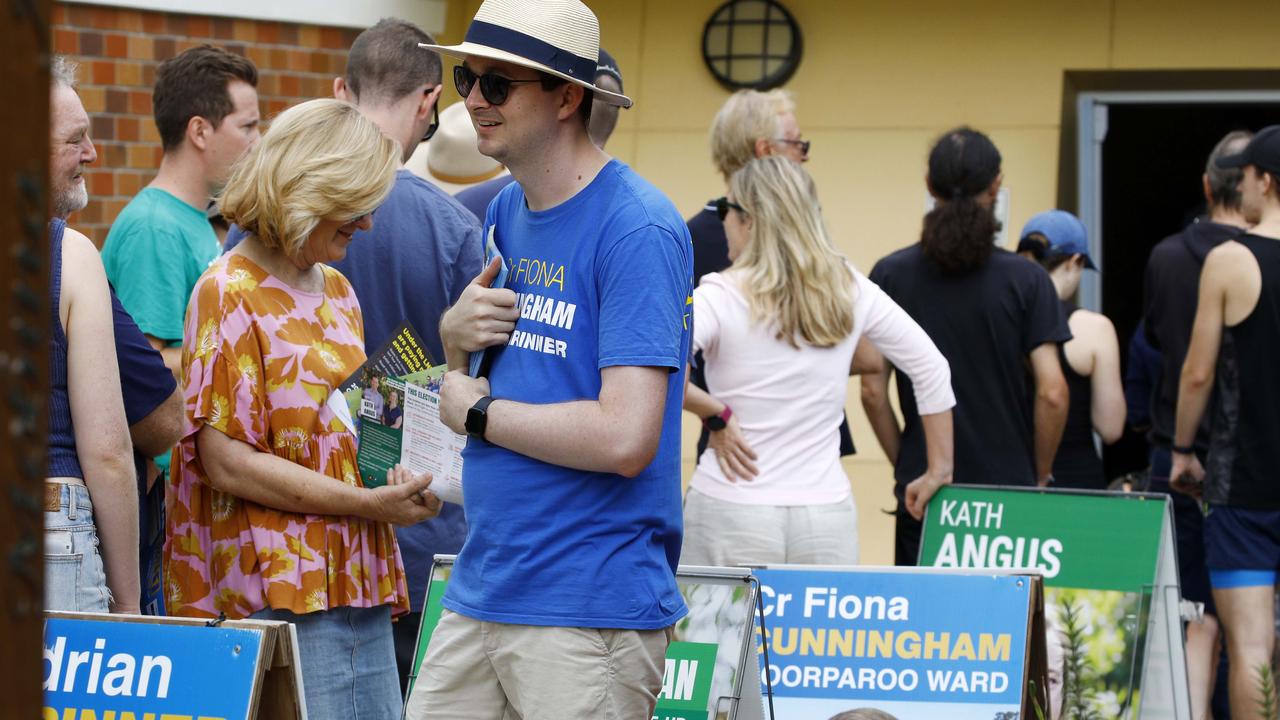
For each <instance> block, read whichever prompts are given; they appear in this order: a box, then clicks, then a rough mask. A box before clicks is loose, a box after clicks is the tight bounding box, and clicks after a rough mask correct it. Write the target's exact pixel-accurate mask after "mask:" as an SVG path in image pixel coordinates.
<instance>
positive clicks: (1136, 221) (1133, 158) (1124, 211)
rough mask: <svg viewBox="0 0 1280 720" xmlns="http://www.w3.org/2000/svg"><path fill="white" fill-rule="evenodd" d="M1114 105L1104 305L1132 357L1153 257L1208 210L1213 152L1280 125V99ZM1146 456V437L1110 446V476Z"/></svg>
mask: <svg viewBox="0 0 1280 720" xmlns="http://www.w3.org/2000/svg"><path fill="white" fill-rule="evenodd" d="M1108 110H1109V111H1108V119H1107V133H1106V138H1105V140H1104V141H1103V143H1102V168H1101V170H1102V172H1101V186H1102V187H1101V190H1102V193H1101V196H1102V203H1101V211H1102V212H1101V233H1100V238H1099V239H1100V241H1101V246H1102V257H1103V258H1105V259H1104V261H1103V263H1102V273H1101V308H1102V312H1103V313H1104V314H1105V315H1106V316H1107V317H1109V318H1111V321H1112V322H1113V323H1115V326H1116V332H1117V334H1118V335H1119V336H1120V343H1121V347H1122V354H1125V355H1127V350H1128V342H1129V338H1130V337H1131V336H1132V335H1133V333H1134V331H1135V330H1136V329H1137V326H1138V322H1139V321H1140V320H1141V319H1142V293H1143V271H1144V270H1145V268H1146V264H1147V256H1148V255H1149V254H1150V253H1151V249H1152V248H1153V247H1155V244H1156V243H1158V242H1159V241H1160V240H1161V239H1163V238H1164V237H1166V236H1168V235H1171V234H1173V233H1175V232H1177V231H1178V230H1180V229H1182V228H1183V227H1185V226H1186V225H1187V224H1188V223H1190V222H1192V221H1193V220H1194V219H1195V218H1196V217H1197V216H1199V215H1202V214H1204V213H1205V211H1206V207H1205V202H1204V195H1203V193H1202V191H1201V182H1200V178H1201V175H1202V173H1203V172H1204V164H1205V160H1206V159H1207V158H1208V156H1209V153H1210V152H1211V151H1212V150H1213V147H1214V145H1216V144H1217V142H1218V141H1219V140H1220V139H1221V138H1222V136H1223V135H1225V134H1227V133H1228V132H1230V131H1232V130H1240V129H1244V130H1257V129H1259V128H1261V127H1264V126H1266V125H1270V124H1273V123H1277V122H1280V103H1276V104H1262V103H1250V104H1240V103H1222V104H1216V103H1215V104H1181V105H1179V104H1149V105H1148V104H1118V105H1113V106H1111V107H1110V108H1109V109H1108ZM1126 360H1127V358H1126ZM1125 367H1126V368H1127V367H1128V364H1127V362H1126V363H1125ZM1145 455H1146V446H1145V443H1144V442H1143V441H1142V438H1140V437H1128V438H1126V440H1125V441H1122V442H1121V443H1117V444H1116V445H1114V446H1112V447H1111V448H1108V450H1107V452H1106V453H1105V460H1106V464H1107V470H1108V477H1114V476H1115V475H1118V474H1121V473H1123V472H1127V471H1129V470H1131V469H1137V468H1141V467H1145V465H1146V457H1145Z"/></svg>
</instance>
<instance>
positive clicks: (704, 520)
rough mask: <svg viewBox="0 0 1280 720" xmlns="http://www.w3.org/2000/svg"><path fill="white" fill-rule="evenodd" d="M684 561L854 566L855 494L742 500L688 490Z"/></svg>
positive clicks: (698, 563)
mask: <svg viewBox="0 0 1280 720" xmlns="http://www.w3.org/2000/svg"><path fill="white" fill-rule="evenodd" d="M680 562H681V563H682V564H685V565H719V566H730V567H732V566H734V565H745V564H752V565H763V564H781V563H789V564H801V565H855V564H857V562H858V513H857V511H856V510H855V509H854V507H853V496H850V497H848V498H846V499H844V500H843V501H841V502H838V503H831V504H829V505H788V506H778V505H746V504H743V503H735V502H727V501H725V500H718V499H716V498H713V497H711V496H709V495H704V494H702V493H700V492H698V491H697V490H693V489H690V490H689V494H688V495H687V496H685V499H684V549H683V550H682V552H681V553H680Z"/></svg>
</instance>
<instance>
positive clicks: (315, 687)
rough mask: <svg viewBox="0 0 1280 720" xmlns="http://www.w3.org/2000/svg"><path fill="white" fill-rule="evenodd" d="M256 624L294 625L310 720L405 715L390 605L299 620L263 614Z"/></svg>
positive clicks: (278, 613) (286, 614)
mask: <svg viewBox="0 0 1280 720" xmlns="http://www.w3.org/2000/svg"><path fill="white" fill-rule="evenodd" d="M249 617H251V618H253V619H255V620H280V621H283V622H288V623H293V624H294V626H295V627H296V628H297V630H298V652H299V653H301V656H302V658H301V659H302V685H303V694H304V695H305V696H306V700H307V717H309V718H311V720H339V719H340V720H386V718H393V719H394V718H398V717H400V711H401V700H400V680H399V676H398V675H397V673H396V653H395V645H394V643H393V641H392V639H391V606H390V605H379V606H378V607H372V608H351V607H340V608H334V609H332V610H324V611H320V612H313V613H307V614H305V615H296V614H294V613H292V612H290V611H288V610H272V609H270V608H268V609H266V610H259V611H258V612H256V613H254V614H252V615H250V616H249Z"/></svg>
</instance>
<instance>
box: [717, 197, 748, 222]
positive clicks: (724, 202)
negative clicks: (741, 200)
mask: <svg viewBox="0 0 1280 720" xmlns="http://www.w3.org/2000/svg"><path fill="white" fill-rule="evenodd" d="M711 204H712V205H713V206H714V207H715V209H716V215H718V216H719V217H720V222H724V219H725V218H727V217H729V210H730V209H733V210H737V211H738V212H740V213H742V214H743V215H746V214H747V209H746V208H744V207H742V206H741V205H739V204H738V203H736V202H732V201H730V200H729V198H727V197H722V198H716V199H715V200H712V201H711Z"/></svg>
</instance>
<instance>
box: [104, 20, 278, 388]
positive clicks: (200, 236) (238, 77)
mask: <svg viewBox="0 0 1280 720" xmlns="http://www.w3.org/2000/svg"><path fill="white" fill-rule="evenodd" d="M257 84H258V71H257V68H255V67H254V65H253V63H252V62H250V61H249V60H247V59H245V58H243V57H241V56H239V55H236V54H233V53H230V52H227V51H226V50H222V49H219V48H215V47H212V46H209V45H203V46H200V47H196V48H192V49H190V50H187V51H185V52H183V53H181V54H179V55H177V56H175V57H173V58H170V59H169V60H166V61H165V62H163V63H162V64H161V65H160V67H159V69H158V70H157V71H156V84H155V90H154V93H153V95H152V108H153V112H154V116H155V122H156V128H157V129H158V130H159V132H160V141H161V144H162V145H163V146H164V158H163V159H162V160H161V162H160V170H159V172H158V173H157V174H156V178H155V180H152V181H151V184H149V185H148V186H147V187H145V188H143V190H142V192H140V193H138V194H137V195H136V196H135V197H134V198H133V200H131V201H130V202H129V204H128V205H126V206H125V208H124V210H122V211H121V212H120V215H119V216H118V217H117V218H116V220H115V222H114V223H113V224H112V226H111V232H110V233H108V235H107V242H106V244H105V245H104V246H103V249H102V261H103V264H104V265H105V266H106V269H107V278H108V279H109V280H110V281H111V284H112V285H113V286H114V287H115V289H116V293H117V294H118V295H119V297H120V302H121V303H123V304H124V307H125V309H126V310H128V311H129V314H130V315H132V316H133V318H134V320H135V321H136V322H137V323H138V327H140V328H141V329H142V332H143V333H145V334H146V336H147V340H148V341H150V342H151V344H152V346H154V347H155V348H156V349H158V350H160V352H161V354H162V355H163V356H164V362H165V366H166V367H168V368H169V370H170V371H172V372H173V374H174V376H175V377H178V378H181V372H182V371H181V362H182V353H181V350H180V348H179V347H178V346H179V345H180V343H181V341H182V330H183V317H184V315H185V314H186V310H187V300H188V299H189V298H190V296H191V289H192V288H193V287H195V284H196V281H197V280H198V279H199V278H200V275H201V274H202V273H203V272H204V271H205V268H206V267H208V266H209V264H210V263H211V262H213V260H214V259H215V258H217V257H218V255H219V254H220V253H221V251H222V249H221V247H219V244H218V238H217V235H215V234H214V231H213V227H212V226H211V225H210V224H209V221H208V219H207V218H206V215H205V207H206V205H207V204H208V202H209V198H210V197H211V196H213V195H215V194H216V193H217V192H218V191H219V190H220V189H221V188H222V185H223V183H224V182H226V179H227V176H228V175H229V174H230V171H231V166H232V165H233V164H234V163H235V161H236V160H238V159H239V158H240V156H241V155H243V154H244V153H245V152H246V151H247V150H248V149H249V148H250V147H252V146H253V144H254V143H256V142H257V140H258V135H259V132H258V93H257V90H256V89H255V88H256V86H257Z"/></svg>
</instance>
